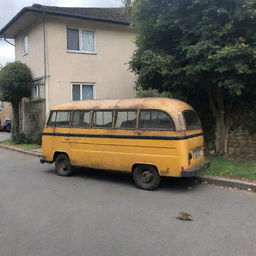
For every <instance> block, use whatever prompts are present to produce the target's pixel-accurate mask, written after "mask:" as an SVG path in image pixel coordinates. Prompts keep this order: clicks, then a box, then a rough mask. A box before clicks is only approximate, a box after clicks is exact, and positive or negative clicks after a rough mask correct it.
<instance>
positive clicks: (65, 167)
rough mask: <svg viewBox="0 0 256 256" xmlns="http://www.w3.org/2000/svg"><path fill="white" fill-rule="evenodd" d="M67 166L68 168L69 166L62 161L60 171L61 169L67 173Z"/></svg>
mask: <svg viewBox="0 0 256 256" xmlns="http://www.w3.org/2000/svg"><path fill="white" fill-rule="evenodd" d="M68 166H69V164H68V161H67V160H63V161H62V162H61V169H62V170H64V171H67V169H68Z"/></svg>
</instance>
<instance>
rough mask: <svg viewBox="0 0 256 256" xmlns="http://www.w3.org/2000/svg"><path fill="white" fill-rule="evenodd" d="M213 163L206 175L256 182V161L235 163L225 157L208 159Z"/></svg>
mask: <svg viewBox="0 0 256 256" xmlns="http://www.w3.org/2000/svg"><path fill="white" fill-rule="evenodd" d="M207 160H209V161H210V162H211V166H210V168H209V169H208V170H207V171H205V172H204V173H205V174H207V175H212V176H222V177H230V178H238V179H245V180H249V181H256V161H255V160H251V161H234V160H230V159H227V158H224V157H219V156H216V157H207Z"/></svg>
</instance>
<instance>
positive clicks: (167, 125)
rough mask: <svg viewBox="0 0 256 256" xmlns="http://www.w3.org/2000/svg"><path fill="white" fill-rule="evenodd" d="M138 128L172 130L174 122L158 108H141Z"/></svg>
mask: <svg viewBox="0 0 256 256" xmlns="http://www.w3.org/2000/svg"><path fill="white" fill-rule="evenodd" d="M139 128H140V129H149V130H150V129H152V130H171V131H174V124H173V121H172V119H171V117H170V116H169V115H168V114H167V113H165V112H163V111H159V110H141V111H140V119H139Z"/></svg>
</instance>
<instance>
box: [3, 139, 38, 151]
mask: <svg viewBox="0 0 256 256" xmlns="http://www.w3.org/2000/svg"><path fill="white" fill-rule="evenodd" d="M0 144H2V145H7V146H14V147H17V148H22V149H37V148H40V147H41V146H40V145H38V144H15V143H14V142H12V141H11V139H8V140H4V141H1V142H0Z"/></svg>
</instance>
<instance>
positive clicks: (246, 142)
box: [228, 127, 256, 159]
mask: <svg viewBox="0 0 256 256" xmlns="http://www.w3.org/2000/svg"><path fill="white" fill-rule="evenodd" d="M228 154H229V155H230V156H234V157H239V158H248V159H249V158H250V159H256V133H254V134H251V133H250V132H249V131H248V130H246V129H245V128H243V127H238V128H235V129H232V130H230V132H229V141H228Z"/></svg>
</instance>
